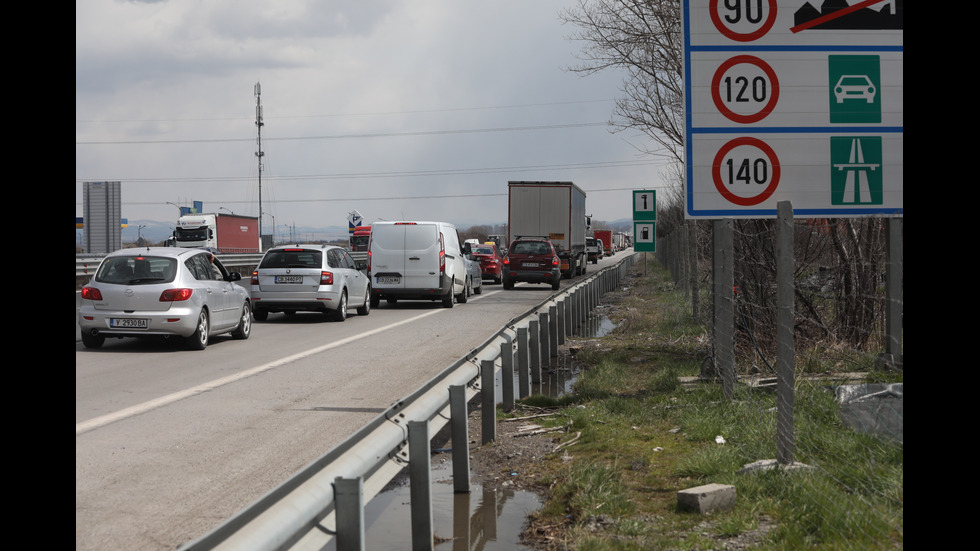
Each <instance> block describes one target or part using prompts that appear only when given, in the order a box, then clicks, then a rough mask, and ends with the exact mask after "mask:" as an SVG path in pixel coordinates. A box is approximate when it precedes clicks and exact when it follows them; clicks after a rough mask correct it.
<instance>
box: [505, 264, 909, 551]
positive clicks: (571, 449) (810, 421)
mask: <svg viewBox="0 0 980 551" xmlns="http://www.w3.org/2000/svg"><path fill="white" fill-rule="evenodd" d="M624 286H628V287H629V292H628V293H624V294H623V295H621V296H620V297H618V301H619V304H618V307H617V308H616V310H617V311H618V312H619V313H620V314H619V316H620V319H619V324H618V326H617V328H616V330H615V331H613V332H612V333H610V334H609V335H607V336H605V337H602V338H600V339H594V340H591V341H588V343H587V344H583V346H582V348H581V351H579V352H578V353H577V356H576V360H577V362H578V363H580V364H581V366H582V370H581V372H580V374H579V377H578V380H577V381H576V383H575V385H574V387H573V391H572V392H571V393H570V394H566V395H564V396H562V397H560V398H559V399H558V400H557V401H555V402H554V403H553V405H552V408H553V409H554V411H555V412H557V413H558V415H555V416H554V421H553V423H554V425H555V426H557V425H567V426H569V427H570V428H569V430H570V431H574V432H578V433H581V436H580V437H579V438H578V439H577V440H576V441H575V443H574V445H571V446H568V447H567V448H565V449H564V452H563V453H562V454H555V455H554V456H552V457H551V458H550V459H548V460H547V462H546V464H545V465H543V469H542V472H543V473H544V474H543V475H542V476H541V478H540V481H539V482H540V483H541V484H542V485H544V486H547V487H548V488H549V491H548V493H547V501H546V503H545V505H544V507H543V508H542V509H541V510H539V511H537V512H536V513H535V514H534V515H533V516H532V518H531V522H530V524H529V526H528V529H527V531H526V533H525V535H526V537H527V539H528V540H529V541H533V542H534V544H535V545H536V546H537V547H539V548H543V549H576V550H599V549H601V550H634V549H654V550H656V549H665V550H666V549H671V550H709V549H901V548H902V547H903V533H904V523H903V500H904V498H903V478H904V475H903V462H904V459H903V447H902V444H900V443H896V442H893V441H888V440H883V439H880V438H877V437H873V436H868V435H865V434H861V433H858V432H856V431H854V430H852V429H851V428H850V427H848V426H847V425H845V424H844V423H842V422H841V419H840V414H839V405H838V403H837V401H836V399H835V397H834V394H833V392H832V391H831V390H830V389H829V388H828V385H827V383H826V381H824V382H819V381H813V380H811V379H807V378H804V377H802V376H798V377H797V381H796V383H797V384H796V387H797V388H796V397H795V406H794V426H795V434H794V439H795V454H794V459H795V460H796V461H797V462H799V463H802V464H803V465H805V467H804V468H801V469H796V470H788V469H774V470H762V471H755V472H751V473H743V472H740V471H741V470H742V469H743V467H744V466H746V465H747V464H750V463H752V462H755V461H758V460H763V459H774V458H775V457H776V437H775V434H776V403H775V398H774V394H773V393H771V392H765V391H760V390H757V389H756V390H752V389H750V388H748V387H746V386H742V385H739V386H738V388H737V390H736V391H735V396H734V397H733V399H726V398H725V397H724V395H723V392H722V389H721V386H720V385H719V384H717V383H714V382H705V381H697V380H696V377H697V375H698V373H699V370H700V366H701V361H702V359H703V357H704V351H705V350H707V348H708V344H707V342H708V335H707V331H708V330H707V328H706V327H703V326H701V325H699V324H697V323H695V322H694V320H693V319H692V318H691V314H690V306H689V305H688V304H687V303H686V301H685V300H684V297H683V293H681V292H680V291H676V290H675V289H674V288H673V285H672V283H670V279H669V274H667V273H666V272H665V271H664V270H663V269H662V268H660V267H659V265H657V264H655V263H649V264H648V265H647V266H646V267H645V268H644V267H643V266H637V267H634V270H633V276H632V277H631V278H630V280H629V281H628V283H625V284H624ZM821 361H822V360H821V358H820V356H819V354H817V353H815V352H814V351H807V358H806V363H805V370H806V371H808V372H810V371H818V372H819V371H823V369H821V366H820V362H821ZM826 361H827V362H835V361H836V360H835V358H833V357H828V358H827V359H826ZM798 369H799V370H800V371H801V375H802V371H803V369H801V368H800V367H799V366H798ZM692 378H693V379H694V381H695V382H688V383H684V384H682V382H681V381H682V380H686V381H691V380H692ZM890 378H891V379H893V380H894V379H895V376H894V375H892V376H891V377H890ZM528 402H532V403H536V404H541V403H542V402H546V400H542V399H541V398H540V397H530V398H528ZM708 483H718V484H730V485H734V486H735V488H736V494H737V498H736V505H735V507H734V508H733V509H731V510H728V511H721V512H714V513H712V514H709V515H701V514H696V513H687V512H681V511H679V510H678V508H677V492H678V491H680V490H683V489H688V488H692V487H695V486H700V485H703V484H708Z"/></svg>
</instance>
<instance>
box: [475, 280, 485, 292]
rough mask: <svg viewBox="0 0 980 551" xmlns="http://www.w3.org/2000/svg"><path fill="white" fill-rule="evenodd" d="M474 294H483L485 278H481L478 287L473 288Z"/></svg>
mask: <svg viewBox="0 0 980 551" xmlns="http://www.w3.org/2000/svg"><path fill="white" fill-rule="evenodd" d="M473 294H476V295H482V294H483V280H482V279H481V280H480V284H479V285H477V286H476V289H473Z"/></svg>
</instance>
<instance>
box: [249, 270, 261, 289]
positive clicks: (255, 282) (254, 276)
mask: <svg viewBox="0 0 980 551" xmlns="http://www.w3.org/2000/svg"><path fill="white" fill-rule="evenodd" d="M249 283H251V284H252V285H258V284H259V272H258V270H256V271H254V272H252V279H251V280H250V281H249Z"/></svg>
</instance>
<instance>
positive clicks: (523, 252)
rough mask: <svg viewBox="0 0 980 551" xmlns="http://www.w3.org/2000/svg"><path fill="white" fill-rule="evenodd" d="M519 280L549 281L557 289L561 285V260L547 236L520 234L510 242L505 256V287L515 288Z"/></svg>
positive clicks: (529, 281)
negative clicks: (525, 235) (524, 235)
mask: <svg viewBox="0 0 980 551" xmlns="http://www.w3.org/2000/svg"><path fill="white" fill-rule="evenodd" d="M518 281H522V282H527V283H549V284H551V288H552V289H554V290H556V291H557V290H558V289H559V288H560V287H561V260H560V259H559V258H558V253H557V252H555V247H554V245H552V244H551V241H550V240H549V239H548V238H547V237H523V236H518V237H517V239H516V240H515V241H514V242H513V243H511V244H510V248H509V249H507V256H506V257H505V258H504V273H503V283H504V289H508V290H509V289H513V288H514V283H515V282H518Z"/></svg>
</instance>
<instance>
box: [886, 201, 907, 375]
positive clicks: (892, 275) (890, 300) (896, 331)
mask: <svg viewBox="0 0 980 551" xmlns="http://www.w3.org/2000/svg"><path fill="white" fill-rule="evenodd" d="M902 222H903V219H901V218H889V219H887V220H885V224H887V230H886V233H885V235H886V238H885V247H886V248H885V295H886V297H885V299H886V301H887V302H886V303H885V339H886V342H885V352H886V353H888V354H890V355H891V357H892V359H893V360H894V364H895V365H890V366H889V367H892V368H894V367H899V368H901V369H904V364H905V360H904V358H903V356H902V354H903V352H902V327H903V325H904V324H903V323H902V309H903V305H904V299H903V296H902V263H903V258H902V256H903V253H902V251H903V246H902V233H903V232H902Z"/></svg>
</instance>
